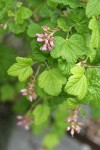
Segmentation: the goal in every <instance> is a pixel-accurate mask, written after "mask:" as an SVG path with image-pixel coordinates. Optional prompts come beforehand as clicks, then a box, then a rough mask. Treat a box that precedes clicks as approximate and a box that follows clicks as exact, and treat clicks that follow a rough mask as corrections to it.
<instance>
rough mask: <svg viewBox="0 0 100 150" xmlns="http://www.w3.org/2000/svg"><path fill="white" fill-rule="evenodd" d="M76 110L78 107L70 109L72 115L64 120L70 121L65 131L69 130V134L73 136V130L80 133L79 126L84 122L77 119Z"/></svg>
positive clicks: (77, 110)
mask: <svg viewBox="0 0 100 150" xmlns="http://www.w3.org/2000/svg"><path fill="white" fill-rule="evenodd" d="M78 112H79V109H74V110H72V116H70V117H68V118H67V119H66V121H65V122H67V123H70V126H68V127H67V131H70V133H71V135H72V136H73V135H74V133H75V131H76V132H77V133H80V130H81V127H80V126H83V125H84V123H82V122H80V121H78Z"/></svg>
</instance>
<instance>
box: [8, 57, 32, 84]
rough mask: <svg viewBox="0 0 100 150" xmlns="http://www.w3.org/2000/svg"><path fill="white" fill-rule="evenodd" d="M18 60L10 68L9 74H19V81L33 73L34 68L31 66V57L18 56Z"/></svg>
mask: <svg viewBox="0 0 100 150" xmlns="http://www.w3.org/2000/svg"><path fill="white" fill-rule="evenodd" d="M16 61H17V63H15V64H13V65H12V66H11V67H10V68H9V70H8V75H10V76H15V77H16V76H18V79H19V81H21V82H22V81H25V80H26V79H27V78H28V77H29V76H31V75H32V73H33V69H32V68H31V65H32V64H33V61H32V59H31V58H23V57H17V58H16Z"/></svg>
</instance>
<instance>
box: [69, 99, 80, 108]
mask: <svg viewBox="0 0 100 150" xmlns="http://www.w3.org/2000/svg"><path fill="white" fill-rule="evenodd" d="M67 106H68V108H70V109H75V108H77V107H78V106H79V104H78V102H77V101H76V100H75V99H74V98H68V99H67Z"/></svg>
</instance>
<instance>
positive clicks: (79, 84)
mask: <svg viewBox="0 0 100 150" xmlns="http://www.w3.org/2000/svg"><path fill="white" fill-rule="evenodd" d="M71 73H72V74H73V75H72V76H70V77H69V79H68V82H67V85H66V87H65V91H66V92H67V93H68V94H70V95H75V96H77V97H78V98H79V99H83V98H84V97H85V95H86V93H87V79H86V76H85V75H84V69H83V68H82V67H80V66H75V67H73V68H72V69H71Z"/></svg>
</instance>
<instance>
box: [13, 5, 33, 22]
mask: <svg viewBox="0 0 100 150" xmlns="http://www.w3.org/2000/svg"><path fill="white" fill-rule="evenodd" d="M31 16H32V11H31V10H30V9H29V8H27V7H21V8H19V9H18V11H17V13H16V18H15V21H16V23H18V24H23V23H24V21H25V20H26V19H28V18H30V17H31Z"/></svg>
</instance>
